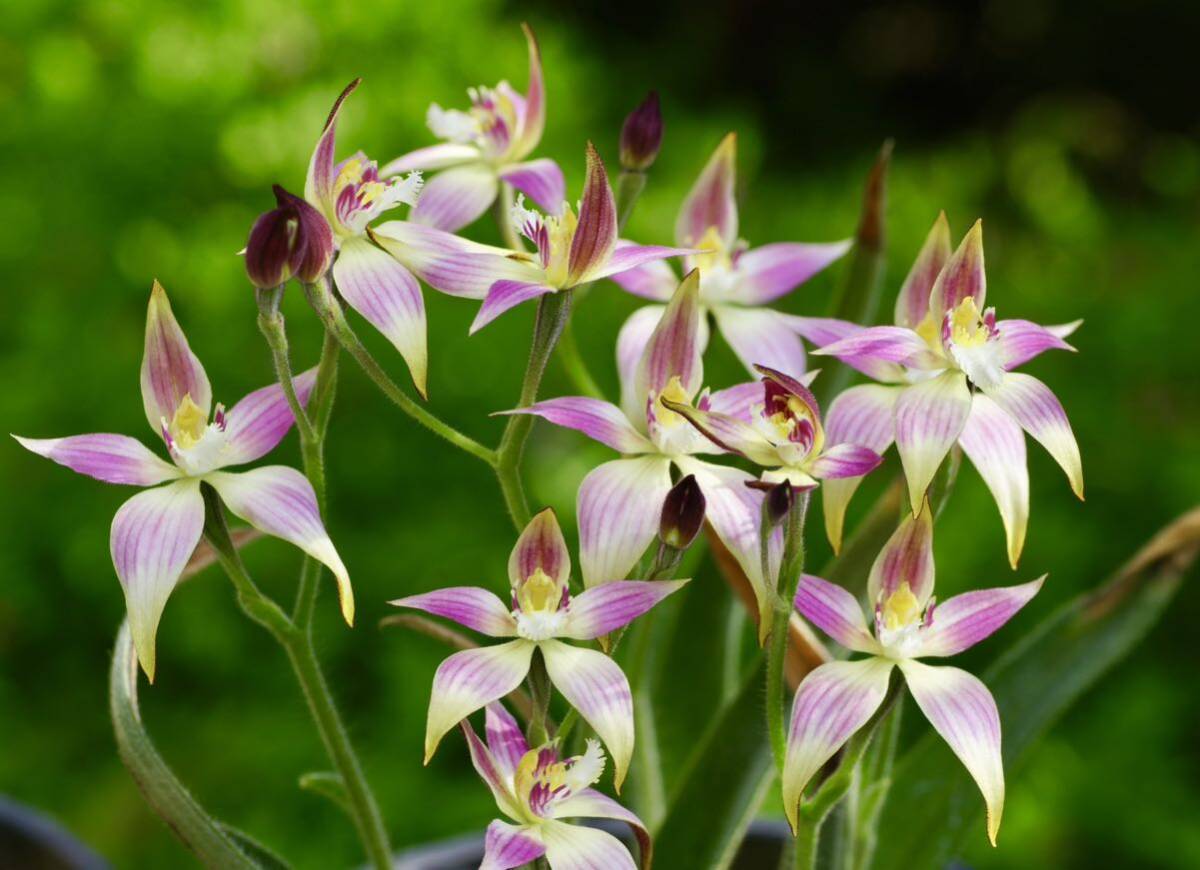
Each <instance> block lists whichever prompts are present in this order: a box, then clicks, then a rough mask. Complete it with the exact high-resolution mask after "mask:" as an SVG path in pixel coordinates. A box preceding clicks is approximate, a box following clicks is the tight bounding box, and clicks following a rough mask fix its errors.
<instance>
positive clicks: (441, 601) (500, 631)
mask: <svg viewBox="0 0 1200 870" xmlns="http://www.w3.org/2000/svg"><path fill="white" fill-rule="evenodd" d="M388 604H391V605H392V606H394V607H411V608H412V609H413V610H423V611H425V612H426V613H432V614H433V615H434V616H443V617H445V618H446V619H452V620H454V621H455V622H457V623H458V624H459V625H465V626H466V627H467V628H472V629H474V630H475V631H478V632H479V633H480V634H486V635H488V636H490V637H513V636H515V635H516V633H517V623H516V620H514V619H513V616H512V613H511V612H510V610H509V608H507V607H505V606H504V602H503V601H501V600H500V599H499V598H498V597H496V595H495V593H493V592H489V591H488V590H487V589H480V588H479V587H478V586H450V587H447V588H446V589H435V590H434V591H433V592H426V593H424V594H423V595H407V596H405V597H404V598H397V599H395V600H393V601H389V602H388Z"/></svg>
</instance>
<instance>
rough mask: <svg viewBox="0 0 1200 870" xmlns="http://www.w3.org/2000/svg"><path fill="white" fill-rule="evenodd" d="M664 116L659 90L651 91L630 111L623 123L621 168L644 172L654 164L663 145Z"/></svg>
mask: <svg viewBox="0 0 1200 870" xmlns="http://www.w3.org/2000/svg"><path fill="white" fill-rule="evenodd" d="M662 137H663V120H662V111H661V110H660V108H659V105H658V92H657V91H651V92H650V93H649V94H647V95H646V99H644V100H642V102H641V104H640V105H639V106H638V107H637V108H636V109H634V110H633V111H632V112H630V113H629V116H628V117H626V118H625V123H624V125H623V126H622V127H621V168H622V169H625V170H628V171H630V172H645V171H646V170H647V169H649V168H650V167H651V166H652V165H654V160H655V158H657V157H658V150H659V148H661V147H662Z"/></svg>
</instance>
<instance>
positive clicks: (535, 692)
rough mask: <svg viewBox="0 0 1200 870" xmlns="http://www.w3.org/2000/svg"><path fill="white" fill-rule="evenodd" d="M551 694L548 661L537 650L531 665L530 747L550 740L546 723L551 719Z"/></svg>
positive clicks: (528, 733)
mask: <svg viewBox="0 0 1200 870" xmlns="http://www.w3.org/2000/svg"><path fill="white" fill-rule="evenodd" d="M551 692H552V689H551V686H550V675H549V674H548V673H546V661H545V659H544V658H542V651H541V650H535V651H534V654H533V660H532V661H531V662H530V663H529V696H530V697H531V698H532V699H533V709H532V710H530V715H529V727H528V728H527V729H526V733H525V736H526V738H527V739H528V740H529V745H530V746H541V745H542V744H543V743H545V742H546V741H547V740H548V739H549V730H548V729H547V727H546V723H547V720H548V719H549V718H550V694H551Z"/></svg>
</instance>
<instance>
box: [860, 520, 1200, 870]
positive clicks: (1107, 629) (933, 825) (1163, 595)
mask: <svg viewBox="0 0 1200 870" xmlns="http://www.w3.org/2000/svg"><path fill="white" fill-rule="evenodd" d="M1198 552H1200V508H1195V509H1193V510H1191V511H1190V512H1188V513H1186V514H1184V515H1183V516H1182V517H1180V518H1179V519H1177V520H1176V521H1175V522H1173V523H1172V524H1171V525H1169V526H1167V527H1166V528H1165V529H1163V530H1162V531H1161V532H1159V533H1158V534H1157V535H1155V537H1154V538H1153V539H1152V540H1151V541H1150V543H1149V544H1147V545H1146V546H1145V547H1144V548H1143V549H1142V550H1141V551H1140V552H1139V553H1138V554H1137V555H1136V556H1135V557H1134V558H1133V559H1132V560H1130V562H1129V563H1128V564H1127V565H1126V566H1125V567H1123V568H1122V569H1121V570H1120V571H1118V572H1117V574H1116V575H1115V576H1114V577H1113V578H1112V579H1111V580H1109V581H1108V582H1107V583H1106V584H1104V585H1103V586H1102V587H1100V588H1099V589H1097V590H1095V591H1093V592H1089V593H1086V594H1084V595H1081V596H1080V597H1078V598H1076V599H1074V600H1073V601H1071V602H1070V603H1068V604H1067V605H1066V606H1064V607H1063V608H1061V609H1060V610H1059V611H1058V612H1057V613H1055V614H1054V615H1052V616H1051V617H1049V618H1048V619H1047V620H1045V621H1044V622H1043V623H1042V624H1041V625H1040V626H1038V627H1037V628H1036V629H1035V630H1034V631H1033V632H1032V633H1031V634H1030V635H1029V636H1028V637H1027V638H1025V639H1024V640H1023V641H1022V642H1021V643H1018V644H1017V645H1016V646H1015V647H1013V648H1012V649H1010V650H1009V651H1008V652H1007V653H1005V654H1004V655H1003V656H1002V657H1001V658H1000V659H999V660H998V661H997V662H996V663H995V665H993V666H992V668H990V669H989V671H988V673H987V674H986V675H985V676H984V682H985V683H987V685H988V686H989V687H990V688H991V690H992V694H993V695H995V697H996V703H997V705H998V706H999V708H1000V718H1001V720H1002V722H1003V727H1004V766H1005V769H1006V770H1008V771H1011V770H1013V769H1014V768H1015V767H1016V765H1017V764H1018V763H1019V761H1020V760H1021V758H1022V757H1023V756H1024V755H1025V753H1026V752H1027V750H1028V749H1029V748H1030V746H1031V745H1032V744H1033V742H1034V741H1035V740H1036V739H1037V738H1038V737H1039V736H1040V735H1041V734H1043V733H1044V732H1045V731H1046V729H1047V728H1049V727H1050V726H1051V725H1052V724H1053V723H1054V722H1055V721H1056V720H1057V719H1058V718H1059V717H1060V716H1062V714H1063V713H1064V712H1065V711H1066V709H1067V708H1068V707H1069V706H1070V705H1071V704H1072V703H1074V702H1075V701H1076V700H1077V699H1078V698H1079V696H1080V695H1082V694H1083V693H1084V692H1085V691H1086V690H1087V689H1088V688H1090V687H1091V686H1093V685H1094V684H1095V683H1096V682H1097V681H1098V680H1099V679H1100V678H1101V677H1102V676H1103V675H1104V674H1105V672H1107V671H1108V670H1109V668H1111V667H1112V666H1113V665H1115V664H1116V663H1117V662H1118V661H1120V660H1121V659H1122V658H1123V657H1124V656H1125V655H1126V654H1127V653H1128V652H1129V651H1130V650H1131V649H1132V648H1133V647H1134V646H1135V645H1136V644H1137V643H1138V641H1139V640H1141V638H1142V637H1143V636H1144V635H1145V634H1146V632H1147V631H1148V630H1149V629H1150V627H1151V626H1153V625H1154V623H1155V622H1156V621H1157V620H1158V618H1159V616H1160V615H1161V614H1162V612H1163V610H1164V609H1165V608H1166V606H1167V604H1168V603H1169V602H1170V600H1171V598H1172V597H1173V596H1174V594H1175V592H1176V590H1177V589H1178V588H1179V584H1180V581H1181V580H1182V578H1183V576H1184V575H1185V574H1186V572H1187V571H1188V569H1189V568H1191V566H1192V565H1193V563H1194V562H1195V560H1196V556H1197V553H1198ZM982 810H983V803H982V801H980V799H979V793H978V791H977V789H976V788H975V786H974V785H973V784H972V783H971V781H970V780H969V778H968V777H967V775H966V773H965V772H963V768H962V766H961V765H960V764H959V763H958V761H957V760H955V758H954V757H953V756H952V755H951V753H950V750H949V749H947V748H946V747H945V745H944V744H942V743H941V742H940V741H939V740H937V739H935V737H934V735H932V733H931V734H929V735H927V736H926V737H924V738H923V739H922V740H921V741H920V742H919V743H918V744H917V745H916V746H915V747H913V749H912V750H911V751H909V752H908V753H907V754H906V755H905V756H904V757H903V758H901V759H900V760H899V761H898V762H897V764H896V768H895V783H894V785H893V786H892V790H891V794H890V795H889V796H888V799H887V804H886V805H885V807H884V811H883V817H882V821H881V823H880V830H879V842H880V843H881V844H886V848H884V849H881V850H880V852H879V854H878V856H877V859H876V862H875V867H876V868H880V870H890V868H897V870H900V868H909V867H943V866H946V864H947V863H948V861H949V859H950V858H952V857H953V856H954V854H955V853H956V851H957V850H958V849H959V848H960V846H961V843H962V841H963V838H964V836H969V835H971V834H974V835H977V836H980V837H982V835H983V824H982V822H981V821H980V816H981V814H982Z"/></svg>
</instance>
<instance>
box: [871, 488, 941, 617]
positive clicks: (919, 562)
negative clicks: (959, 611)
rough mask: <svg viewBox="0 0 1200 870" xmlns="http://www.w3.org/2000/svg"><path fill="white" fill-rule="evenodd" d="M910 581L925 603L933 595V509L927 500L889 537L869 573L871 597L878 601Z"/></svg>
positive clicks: (917, 594)
mask: <svg viewBox="0 0 1200 870" xmlns="http://www.w3.org/2000/svg"><path fill="white" fill-rule="evenodd" d="M904 583H907V584H908V588H909V591H911V592H912V594H913V595H914V596H916V599H917V600H918V601H919V602H921V604H922V605H924V603H925V602H926V601H928V600H929V599H930V597H931V596H932V595H933V585H934V564H933V511H932V510H930V508H929V502H928V501H926V502H923V503H922V505H921V507H920V509H919V510H918V511H917V514H916V516H906V517H905V518H904V520H903V521H902V522H901V523H900V525H899V526H898V527H897V528H896V531H894V532H892V536H891V537H890V538H888V540H887V543H886V544H884V545H883V549H882V550H880V551H879V555H878V556H876V557H875V562H874V563H873V564H872V565H871V572H870V574H868V575H867V600H868V601H869V602H871V603H872V604H874V603H875V602H877V601H879V600H880V599H881V598H887V597H888V596H890V595H891V594H892V593H894V592H896V591H897V590H898V589H899V588H900V586H901V584H904Z"/></svg>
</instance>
